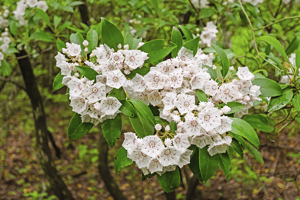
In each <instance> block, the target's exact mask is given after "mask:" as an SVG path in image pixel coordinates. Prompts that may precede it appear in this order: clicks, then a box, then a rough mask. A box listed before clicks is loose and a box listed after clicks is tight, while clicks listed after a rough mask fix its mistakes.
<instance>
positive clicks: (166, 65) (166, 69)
mask: <svg viewBox="0 0 300 200" xmlns="http://www.w3.org/2000/svg"><path fill="white" fill-rule="evenodd" d="M156 70H158V71H160V72H162V73H164V74H166V75H169V74H170V73H172V72H174V70H175V67H174V65H172V61H171V60H170V59H168V60H165V61H163V62H161V63H159V64H157V65H156Z"/></svg>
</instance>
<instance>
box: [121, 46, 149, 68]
mask: <svg viewBox="0 0 300 200" xmlns="http://www.w3.org/2000/svg"><path fill="white" fill-rule="evenodd" d="M123 54H124V55H125V60H124V63H125V64H127V65H128V66H129V67H130V68H131V69H136V68H138V67H142V66H143V64H144V62H145V60H147V59H148V56H147V55H148V53H145V52H142V51H141V50H123Z"/></svg>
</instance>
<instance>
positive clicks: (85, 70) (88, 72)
mask: <svg viewBox="0 0 300 200" xmlns="http://www.w3.org/2000/svg"><path fill="white" fill-rule="evenodd" d="M76 69H77V70H78V71H79V72H80V73H81V74H82V75H83V76H85V77H86V78H87V79H89V80H96V76H97V75H99V74H98V73H97V72H96V71H95V70H93V69H92V68H90V67H86V66H76Z"/></svg>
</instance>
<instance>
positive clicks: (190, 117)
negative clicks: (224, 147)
mask: <svg viewBox="0 0 300 200" xmlns="http://www.w3.org/2000/svg"><path fill="white" fill-rule="evenodd" d="M201 124H202V122H201V120H200V119H199V118H198V117H195V116H194V114H193V113H188V114H187V115H186V116H185V122H184V125H183V127H184V130H185V131H186V132H187V133H188V135H189V136H194V135H201V134H203V133H205V131H204V130H203V128H202V125H201Z"/></svg>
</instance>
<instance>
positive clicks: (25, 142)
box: [0, 103, 300, 200]
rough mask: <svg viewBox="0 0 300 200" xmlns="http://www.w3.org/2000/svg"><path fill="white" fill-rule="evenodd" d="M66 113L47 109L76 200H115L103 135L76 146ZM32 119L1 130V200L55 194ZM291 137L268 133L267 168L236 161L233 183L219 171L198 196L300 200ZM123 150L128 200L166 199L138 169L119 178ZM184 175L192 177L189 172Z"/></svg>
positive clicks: (23, 117)
mask: <svg viewBox="0 0 300 200" xmlns="http://www.w3.org/2000/svg"><path fill="white" fill-rule="evenodd" d="M66 110H71V109H69V108H68V105H67V104H64V103H54V104H52V106H51V107H49V106H47V109H46V112H47V113H48V118H47V120H48V121H47V123H48V126H49V129H50V131H51V132H52V133H53V137H54V139H55V141H56V144H57V145H58V147H59V148H60V150H61V152H62V158H61V159H57V158H56V157H55V152H54V149H53V148H52V146H51V144H50V146H51V150H52V154H53V159H54V160H55V164H56V167H57V169H58V170H59V172H60V173H61V175H62V177H63V178H64V180H65V182H66V184H67V186H68V188H69V189H70V190H71V192H72V194H73V195H74V197H75V199H84V200H93V199H100V200H102V199H112V197H110V195H109V193H108V192H107V191H106V189H105V185H104V182H103V181H101V177H100V175H99V173H98V170H97V155H98V150H97V140H98V138H99V135H98V133H97V132H98V129H97V128H96V127H95V128H93V129H92V130H91V133H89V134H87V135H85V136H84V137H83V138H81V139H78V140H76V141H74V142H72V143H71V142H70V141H69V140H68V138H67V127H68V124H69V121H70V119H71V116H72V113H71V112H70V111H68V112H66ZM31 117H32V114H31V110H30V109H28V110H23V111H17V110H16V111H15V114H14V116H13V117H11V118H10V119H9V120H8V121H6V122H5V124H4V126H3V127H2V128H1V126H0V199H3V200H22V199H44V200H48V199H51V198H49V197H50V196H51V195H52V194H53V193H52V192H51V190H49V189H48V186H49V184H48V182H47V180H46V178H45V176H44V175H43V171H42V169H41V167H40V165H39V161H38V159H37V157H36V156H35V153H34V145H35V139H34V124H33V120H31ZM125 121H126V119H125ZM125 124H126V122H125ZM127 131H131V129H130V126H124V127H123V130H122V132H127ZM290 132H291V131H289V132H288V131H286V132H282V133H281V134H279V135H277V136H276V137H275V141H274V142H272V141H270V139H268V137H267V136H266V134H265V133H260V134H259V137H260V140H261V146H260V152H261V153H262V155H263V158H264V165H261V164H259V163H258V162H257V161H256V160H254V159H253V157H252V156H250V155H249V154H248V153H246V154H245V156H244V158H241V157H239V156H238V155H236V156H235V157H234V159H232V164H233V168H232V170H231V174H232V176H231V178H230V179H229V180H228V181H226V179H225V176H224V174H223V172H222V171H221V170H218V171H217V173H216V174H215V176H214V177H213V178H212V179H210V180H209V181H208V182H207V183H204V184H203V183H199V184H198V186H197V192H196V195H197V194H198V195H199V194H200V193H202V195H203V197H204V199H206V200H218V199H222V200H231V199H247V200H262V199H268V200H273V199H274V200H279V199H284V200H296V199H297V198H299V197H300V176H299V173H300V153H299V152H300V134H299V133H296V134H291V133H290ZM293 132H298V130H293ZM70 144H71V145H70ZM121 144H122V138H121V139H120V140H119V142H118V143H117V144H116V148H113V149H110V151H109V163H110V165H109V166H110V168H111V172H112V174H113V175H114V177H115V178H116V180H117V182H118V185H119V187H120V188H121V190H122V191H123V192H124V195H125V196H126V197H127V198H128V199H145V200H146V199H165V195H164V192H163V190H162V189H161V187H160V186H159V183H158V181H157V179H156V177H152V178H149V179H147V180H145V181H142V180H141V170H139V169H138V168H137V167H136V166H134V165H131V166H129V167H126V168H124V169H122V170H121V171H120V174H119V175H116V174H115V172H114V167H113V160H114V157H115V153H116V151H117V149H118V148H120V147H121ZM184 170H185V172H186V174H190V172H189V170H188V169H187V168H186V169H184ZM184 170H182V171H184ZM182 174H184V173H182ZM183 177H184V178H183V182H182V184H181V186H180V187H179V188H178V189H176V196H177V199H184V198H185V193H186V188H187V184H186V182H187V181H186V178H185V176H183ZM43 193H44V195H45V197H41V196H43ZM26 195H28V196H31V197H25V196H26ZM196 199H199V197H196Z"/></svg>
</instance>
